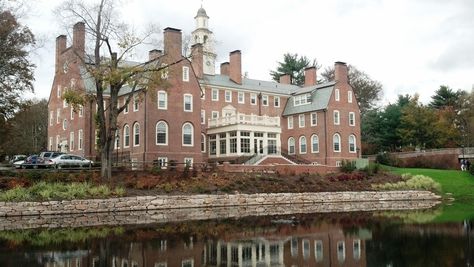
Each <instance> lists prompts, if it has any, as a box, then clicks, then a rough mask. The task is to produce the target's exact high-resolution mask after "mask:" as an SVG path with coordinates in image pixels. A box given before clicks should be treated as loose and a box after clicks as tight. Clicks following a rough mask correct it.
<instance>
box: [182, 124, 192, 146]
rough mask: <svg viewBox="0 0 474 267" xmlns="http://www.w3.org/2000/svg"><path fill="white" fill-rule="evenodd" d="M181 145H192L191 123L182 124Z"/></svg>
mask: <svg viewBox="0 0 474 267" xmlns="http://www.w3.org/2000/svg"><path fill="white" fill-rule="evenodd" d="M183 146H193V125H192V124H191V123H189V122H186V123H185V124H183Z"/></svg>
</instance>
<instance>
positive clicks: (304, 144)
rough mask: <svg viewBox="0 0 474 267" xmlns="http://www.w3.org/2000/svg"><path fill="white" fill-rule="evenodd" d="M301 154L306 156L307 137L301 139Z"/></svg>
mask: <svg viewBox="0 0 474 267" xmlns="http://www.w3.org/2000/svg"><path fill="white" fill-rule="evenodd" d="M300 154H306V137H304V136H301V137H300Z"/></svg>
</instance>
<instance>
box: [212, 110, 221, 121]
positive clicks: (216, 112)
mask: <svg viewBox="0 0 474 267" xmlns="http://www.w3.org/2000/svg"><path fill="white" fill-rule="evenodd" d="M214 114H216V116H214ZM211 118H212V119H218V118H219V111H212V112H211Z"/></svg>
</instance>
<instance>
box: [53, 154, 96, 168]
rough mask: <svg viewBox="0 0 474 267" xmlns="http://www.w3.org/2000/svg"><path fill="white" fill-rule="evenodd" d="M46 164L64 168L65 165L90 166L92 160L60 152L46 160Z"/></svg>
mask: <svg viewBox="0 0 474 267" xmlns="http://www.w3.org/2000/svg"><path fill="white" fill-rule="evenodd" d="M46 164H48V165H51V166H52V167H54V168H58V169H61V168H65V167H81V168H82V167H91V166H92V164H94V162H93V161H92V160H88V159H86V158H83V157H81V156H77V155H71V154H62V155H59V156H57V157H55V158H52V159H49V160H48V161H46Z"/></svg>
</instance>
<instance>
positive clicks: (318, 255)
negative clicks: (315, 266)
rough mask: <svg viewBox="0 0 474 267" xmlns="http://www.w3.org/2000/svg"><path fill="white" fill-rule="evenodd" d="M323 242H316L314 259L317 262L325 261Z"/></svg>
mask: <svg viewBox="0 0 474 267" xmlns="http://www.w3.org/2000/svg"><path fill="white" fill-rule="evenodd" d="M323 255H324V254H323V241H322V240H316V241H314V258H315V260H316V262H321V261H323Z"/></svg>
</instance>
